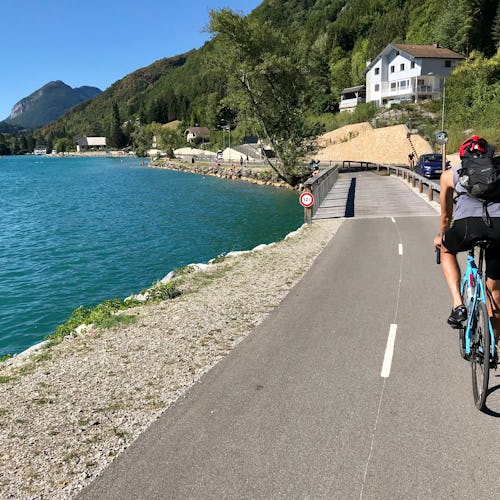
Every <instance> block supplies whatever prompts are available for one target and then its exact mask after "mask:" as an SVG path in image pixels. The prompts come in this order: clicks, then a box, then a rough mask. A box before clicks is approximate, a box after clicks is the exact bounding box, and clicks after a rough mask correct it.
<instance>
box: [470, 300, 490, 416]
mask: <svg viewBox="0 0 500 500" xmlns="http://www.w3.org/2000/svg"><path fill="white" fill-rule="evenodd" d="M490 344H491V339H490V330H489V318H488V310H487V309H486V304H485V303H484V302H478V304H477V308H476V318H475V322H474V335H473V338H472V346H471V355H470V362H471V367H472V394H473V395H474V403H475V404H476V407H477V408H478V409H479V410H483V409H484V404H485V402H486V396H487V393H488V383H489V378H490V347H491V346H490Z"/></svg>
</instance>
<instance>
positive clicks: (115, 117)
mask: <svg viewBox="0 0 500 500" xmlns="http://www.w3.org/2000/svg"><path fill="white" fill-rule="evenodd" d="M109 145H110V146H111V147H112V148H117V149H121V148H123V147H125V146H126V145H127V138H126V137H125V134H124V133H123V130H122V126H121V121H120V112H119V110H118V104H117V103H116V102H114V103H113V108H112V116H111V126H110V132H109Z"/></svg>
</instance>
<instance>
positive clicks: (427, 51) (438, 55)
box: [390, 43, 465, 59]
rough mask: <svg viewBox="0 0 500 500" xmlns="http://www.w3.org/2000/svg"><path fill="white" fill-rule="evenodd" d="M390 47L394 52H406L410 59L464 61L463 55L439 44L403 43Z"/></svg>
mask: <svg viewBox="0 0 500 500" xmlns="http://www.w3.org/2000/svg"><path fill="white" fill-rule="evenodd" d="M390 45H391V44H390ZM392 46H393V47H394V48H395V49H396V50H399V51H401V52H406V53H407V54H408V55H410V56H412V57H418V58H425V57H432V58H433V59H465V57H464V56H463V55H461V54H459V53H457V52H454V51H453V50H450V49H446V48H445V47H440V46H439V44H434V45H411V44H404V43H393V44H392Z"/></svg>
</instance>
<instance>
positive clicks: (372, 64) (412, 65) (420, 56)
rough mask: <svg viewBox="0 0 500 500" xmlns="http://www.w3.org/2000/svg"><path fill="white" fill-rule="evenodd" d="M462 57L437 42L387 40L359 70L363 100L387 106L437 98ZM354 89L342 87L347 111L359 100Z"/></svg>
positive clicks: (352, 108) (353, 107)
mask: <svg viewBox="0 0 500 500" xmlns="http://www.w3.org/2000/svg"><path fill="white" fill-rule="evenodd" d="M464 59H465V57H464V56H463V55H461V54H458V53H457V52H454V51H453V50H450V49H446V48H444V47H441V46H440V45H439V44H438V43H433V44H432V45H414V44H400V43H390V44H389V45H387V47H385V49H384V50H382V52H380V54H379V55H378V56H377V57H375V59H373V60H372V61H368V62H367V66H366V68H365V70H364V71H363V76H364V77H365V78H366V85H365V87H366V102H374V103H375V104H376V105H377V106H388V107H390V106H391V105H392V104H396V103H400V102H403V101H410V102H418V101H420V100H423V99H439V97H440V96H441V95H442V92H443V89H444V85H445V82H446V78H447V77H449V76H450V75H451V73H452V71H453V70H454V69H455V68H456V66H457V65H458V64H460V63H461V62H462V61H463V60H464ZM356 89H358V87H353V88H350V89H344V91H343V93H344V92H346V96H349V98H348V99H346V103H345V107H346V109H347V108H348V110H350V111H352V110H354V109H355V107H356V106H357V104H359V102H362V101H361V100H359V102H358V99H359V98H360V97H361V96H360V95H356V91H357V92H361V90H356ZM353 91H354V92H353ZM352 93H354V94H355V95H354V96H351V95H350V94H352ZM351 99H353V100H352V101H351ZM348 100H349V101H350V102H349V103H348V102H347V101H348ZM341 102H342V99H341ZM348 104H349V106H348Z"/></svg>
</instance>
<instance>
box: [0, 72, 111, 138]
mask: <svg viewBox="0 0 500 500" xmlns="http://www.w3.org/2000/svg"><path fill="white" fill-rule="evenodd" d="M101 93H102V91H101V90H100V89H98V88H97V87H88V86H83V87H78V88H74V89H73V88H71V87H70V86H69V85H66V84H65V83H64V82H62V81H61V80H56V81H54V82H49V83H47V84H46V85H44V86H43V87H42V88H40V89H38V90H36V91H35V92H33V93H32V94H31V95H29V96H28V97H25V98H23V99H21V100H20V101H19V102H18V103H17V104H15V105H14V107H13V108H12V111H11V113H10V116H9V117H8V118H7V119H6V120H5V121H6V122H7V123H9V124H12V125H19V126H23V127H28V128H37V127H42V126H44V125H46V124H47V123H50V122H52V121H54V120H57V119H58V118H59V117H60V116H62V115H63V114H64V113H65V112H66V111H68V110H69V109H70V108H72V107H73V106H75V105H76V104H80V103H82V102H85V101H88V100H90V99H93V98H94V97H96V96H98V95H99V94H101Z"/></svg>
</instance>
